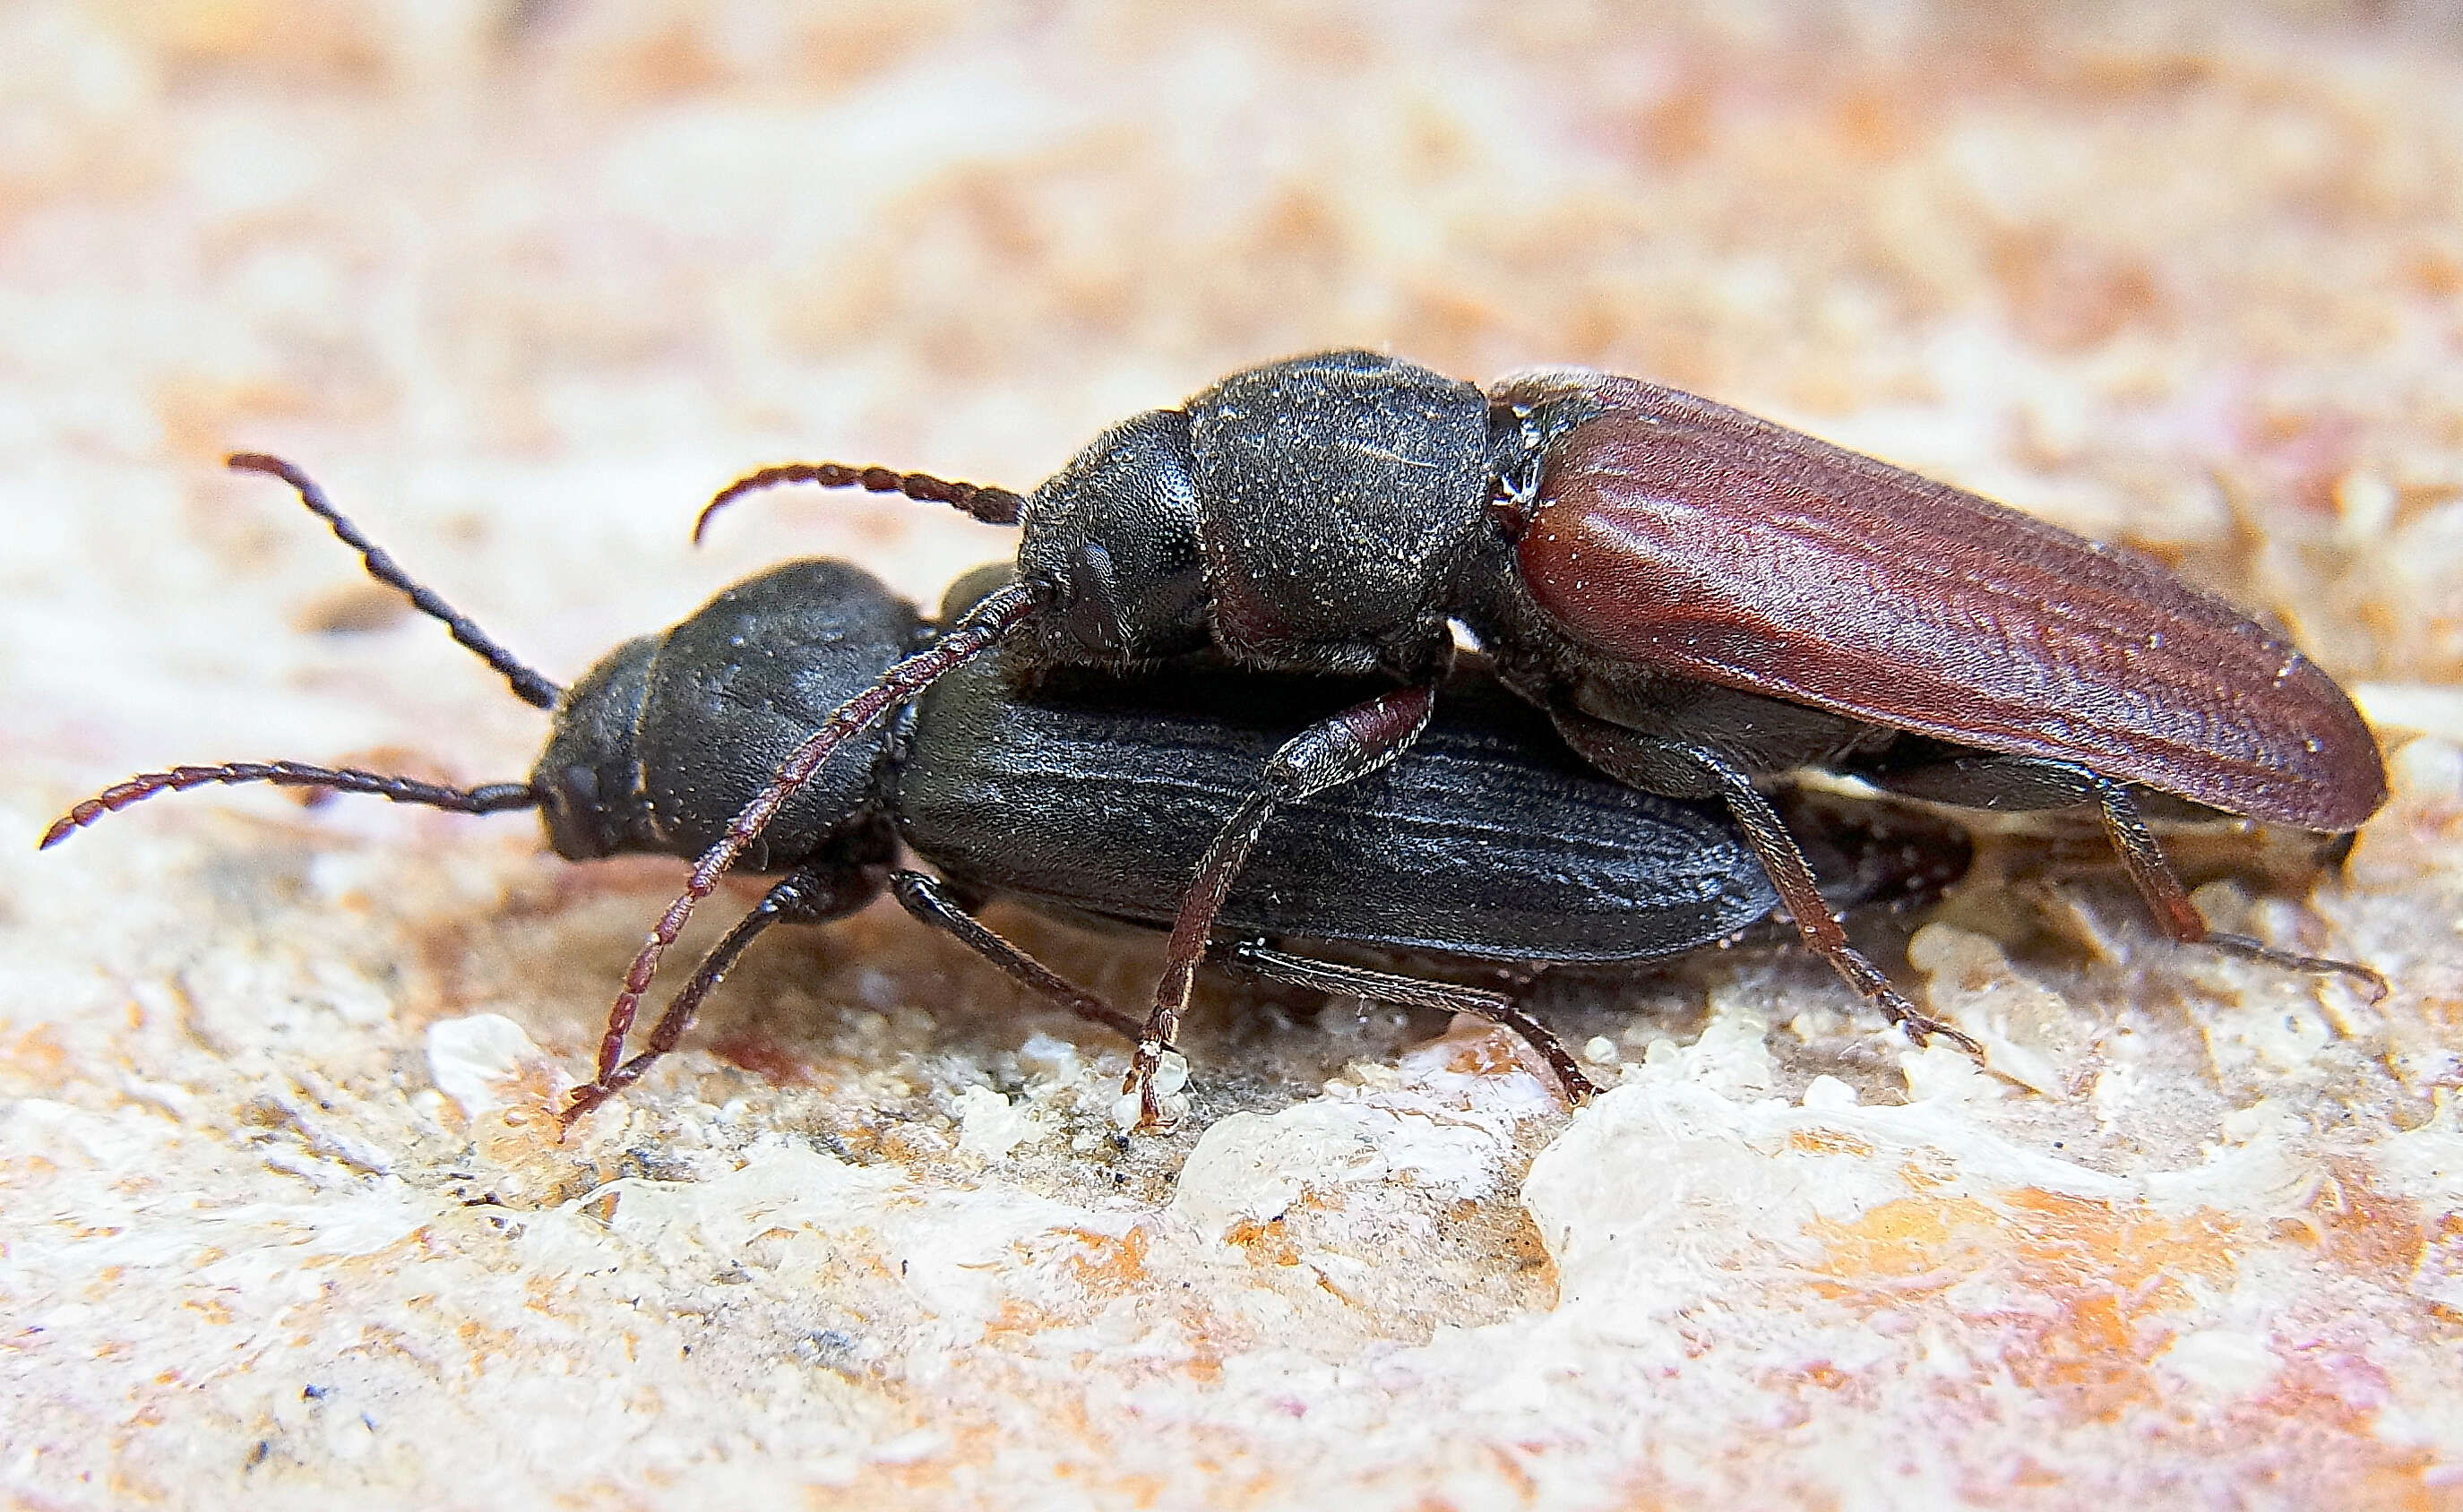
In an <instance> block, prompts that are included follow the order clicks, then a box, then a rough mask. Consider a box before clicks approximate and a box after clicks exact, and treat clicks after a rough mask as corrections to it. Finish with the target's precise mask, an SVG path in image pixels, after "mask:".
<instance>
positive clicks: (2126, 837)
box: [1859, 755, 2387, 1001]
mask: <svg viewBox="0 0 2463 1512" xmlns="http://www.w3.org/2000/svg"><path fill="white" fill-rule="evenodd" d="M1859 775H1860V776H1866V777H1869V778H1870V779H1871V780H1872V781H1874V782H1875V783H1878V784H1880V785H1881V786H1882V787H1885V788H1888V789H1890V790H1891V791H1892V792H1901V793H1906V794H1907V796H1909V797H1911V798H1925V799H1929V800H1931V801H1933V802H1936V803H1946V804H1951V805H1954V806H1956V807H1959V808H1964V809H1989V810H2036V809H2067V808H2073V807H2076V806H2079V805H2082V804H2093V805H2094V806H2095V808H2096V812H2097V814H2098V815H2099V816H2100V817H2101V818H2102V819H2103V832H2104V834H2105V835H2106V836H2108V837H2109V838H2110V839H2111V841H2112V848H2113V849H2114V850H2115V851H2117V852H2119V853H2120V854H2121V864H2122V865H2123V866H2124V867H2125V868H2126V869H2127V870H2128V872H2129V880H2130V882H2131V883H2132V884H2133V885H2134V886H2135V887H2136V888H2137V889H2138V896H2140V897H2143V898H2145V899H2146V900H2147V910H2148V912H2150V913H2152V914H2153V915H2154V916H2155V921H2156V922H2157V923H2159V924H2161V925H2162V926H2163V927H2164V929H2165V931H2166V933H2168V934H2169V935H2170V936H2171V937H2172V938H2173V939H2174V940H2178V941H2180V942H2181V943H2182V944H2185V945H2196V944H2206V945H2212V946H2214V947H2215V948H2216V949H2218V950H2228V951H2231V952H2232V953H2233V954H2234V955H2238V956H2248V957H2251V958H2253V959H2255V960H2258V961H2268V962H2271V963H2272V964H2275V965H2278V966H2283V967H2287V968H2289V969H2291V970H2294V971H2311V972H2335V973H2338V974H2340V975H2343V976H2347V977H2351V978H2354V979H2356V980H2358V981H2360V982H2363V983H2366V984H2367V985H2368V987H2369V990H2370V993H2371V996H2372V1000H2373V1001H2374V1000H2375V999H2379V998H2384V997H2385V996H2386V994H2387V981H2386V978H2385V977H2383V976H2380V975H2379V974H2378V973H2377V972H2375V971H2373V970H2371V969H2370V968H2368V967H2367V966H2364V965H2361V964H2360V963H2358V962H2356V961H2337V960H2334V959H2333V958H2331V957H2326V956H2303V955H2300V954H2299V953H2297V952H2294V951H2289V950H2278V949H2276V948H2275V947H2274V946H2272V945H2268V944H2264V943H2261V942H2260V941H2258V940H2252V939H2251V938H2250V937H2248V936H2247V935H2228V934H2224V933H2223V932H2221V931H2219V930H2214V929H2210V928H2209V927H2208V926H2207V920H2206V918H2205V916H2204V915H2201V914H2200V913H2199V912H2198V905H2197V904H2196V903H2194V902H2192V901H2191V898H2190V890H2189V888H2188V887H2187V886H2186V885H2184V884H2183V883H2182V881H2181V874H2180V873H2178V872H2176V871H2174V870H2173V869H2172V863H2171V862H2170V861H2169V860H2168V859H2166V857H2165V855H2164V848H2163V847H2162V846H2160V845H2158V844H2157V843H2156V841H2155V835H2154V832H2151V831H2149V830H2148V829H2147V820H2146V818H2145V817H2144V816H2143V815H2142V814H2140V813H2139V811H2138V804H2137V801H2136V800H2135V799H2133V798H2132V797H2131V796H2130V794H2129V789H2128V788H2125V787H2124V786H2123V785H2121V784H2120V783H2117V782H2114V781H2113V780H2112V779H2111V778H2109V777H2106V776H2103V775H2102V774H2101V773H2099V772H2095V771H2090V770H2089V769H2087V768H2086V767H2081V766H2078V765H2077V764H2075V763H2072V762H2059V761H2044V760H2041V759H2039V758H2036V757H2028V756H1990V755H1979V756H1958V757H1953V758H1951V759H1949V760H1946V761H1940V762H1931V763H1928V764H1926V765H1924V766H1920V767H1907V768H1905V769H1902V770H1898V771H1882V772H1860V773H1859Z"/></svg>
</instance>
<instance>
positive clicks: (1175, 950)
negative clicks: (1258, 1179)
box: [1121, 686, 1437, 1129]
mask: <svg viewBox="0 0 2463 1512" xmlns="http://www.w3.org/2000/svg"><path fill="white" fill-rule="evenodd" d="M1436 698H1437V690H1436V689H1435V687H1433V686H1422V687H1408V688H1398V689H1396V690H1395V691H1394V692H1391V693H1384V694H1380V695H1379V696H1378V697H1376V698H1373V699H1370V700H1368V701H1367V702H1364V703H1357V704H1354V705H1353V706H1351V707H1350V708H1347V709H1344V710H1342V711H1341V712H1340V713H1339V714H1335V715H1333V716H1331V717H1329V718H1327V719H1325V720H1323V721H1320V722H1319V723H1318V724H1312V725H1310V726H1309V727H1308V728H1307V729H1304V730H1302V731H1300V733H1298V734H1297V735H1295V736H1293V737H1292V738H1291V739H1290V740H1289V741H1287V742H1285V743H1284V744H1283V746H1282V748H1281V749H1279V750H1277V751H1275V754H1274V755H1273V756H1272V757H1270V758H1269V759H1268V760H1267V762H1266V767H1265V770H1264V771H1263V772H1262V773H1260V774H1259V776H1258V779H1257V784H1256V786H1255V787H1253V788H1251V789H1250V790H1249V793H1248V796H1246V797H1244V798H1242V799H1241V800H1240V805H1239V807H1238V808H1236V809H1234V810H1232V813H1231V819H1230V821H1229V822H1227V823H1226V824H1225V825H1224V826H1223V829H1222V831H1221V832H1218V833H1217V834H1216V835H1215V836H1214V843H1213V844H1211V845H1210V846H1208V847H1207V849H1206V855H1205V858H1204V859H1202V860H1200V861H1199V862H1198V863H1197V875H1196V876H1195V877H1194V878H1193V879H1192V880H1191V881H1190V883H1189V887H1188V893H1187V894H1186V895H1185V896H1183V897H1182V898H1181V903H1180V913H1179V915H1178V916H1177V917H1176V918H1174V919H1173V921H1172V926H1171V940H1170V942H1169V944H1168V945H1166V948H1165V956H1164V970H1163V977H1162V980H1161V981H1159V982H1158V983H1156V984H1155V995H1154V1005H1153V1007H1152V1008H1151V1009H1150V1010H1149V1011H1148V1012H1147V1014H1146V1021H1145V1026H1144V1030H1143V1031H1141V1032H1140V1034H1139V1035H1138V1048H1137V1053H1136V1054H1135V1055H1134V1056H1132V1057H1131V1058H1130V1061H1129V1074H1128V1077H1127V1079H1126V1080H1124V1081H1123V1083H1122V1084H1121V1091H1122V1092H1123V1094H1125V1093H1129V1092H1135V1093H1136V1094H1137V1097H1138V1127H1139V1128H1141V1129H1144V1128H1151V1127H1154V1126H1157V1125H1160V1124H1161V1123H1163V1122H1164V1116H1163V1099H1162V1097H1161V1095H1160V1094H1159V1093H1157V1091H1155V1072H1156V1071H1158V1070H1159V1069H1162V1066H1163V1052H1164V1050H1165V1048H1166V1047H1167V1046H1168V1045H1169V1044H1170V1043H1171V1037H1172V1036H1173V1035H1174V1034H1176V1033H1178V1032H1179V1031H1180V1016H1181V1014H1183V1013H1184V1012H1186V1011H1188V993H1189V988H1190V987H1191V986H1193V985H1194V984H1195V983H1196V980H1197V963H1198V962H1199V961H1202V960H1204V959H1205V957H1206V946H1207V943H1208V942H1209V941H1210V940H1212V939H1213V936H1214V920H1215V918H1216V916H1218V915H1220V914H1221V913H1222V912H1223V900H1224V898H1226V897H1228V896H1231V884H1232V882H1233V881H1234V880H1235V879H1236V878H1237V877H1238V876H1239V875H1240V868H1241V866H1242V864H1243V863H1245V862H1246V861H1247V860H1248V859H1249V853H1250V852H1251V851H1252V850H1253V849H1255V848H1256V844H1257V838H1258V836H1260V835H1262V834H1263V833H1265V830H1266V822H1267V820H1269V819H1270V818H1272V817H1273V816H1274V811H1275V809H1276V808H1277V807H1278V806H1280V805H1282V804H1287V803H1297V802H1298V801H1300V800H1301V799H1303V798H1310V797H1314V796H1316V795H1317V794H1319V793H1321V792H1324V791H1326V790H1327V789H1329V788H1340V787H1341V786H1342V785H1343V784H1345V783H1350V782H1357V781H1359V780H1360V779H1361V778H1362V777H1365V776H1367V775H1369V774H1370V773H1372V772H1375V771H1378V770H1380V769H1382V768H1383V767H1385V766H1386V765H1387V764H1389V763H1391V762H1392V761H1393V760H1394V758H1396V757H1397V756H1400V755H1402V754H1403V752H1404V751H1406V750H1407V749H1409V748H1410V745H1411V743H1412V742H1413V741H1416V740H1418V739H1419V738H1420V732H1421V731H1422V730H1425V729H1427V728H1428V716H1429V714H1430V713H1431V712H1432V711H1433V710H1434V709H1435V708H1436Z"/></svg>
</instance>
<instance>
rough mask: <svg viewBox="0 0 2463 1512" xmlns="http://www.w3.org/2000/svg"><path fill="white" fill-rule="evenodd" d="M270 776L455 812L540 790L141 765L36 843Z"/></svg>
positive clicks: (233, 766)
mask: <svg viewBox="0 0 2463 1512" xmlns="http://www.w3.org/2000/svg"><path fill="white" fill-rule="evenodd" d="M251 782H267V783H272V784H273V786H275V787H276V788H324V789H326V790H328V791H330V792H372V793H374V794H376V795H377V796H378V797H380V798H388V799H391V800H392V801H393V802H395V803H411V804H420V805H423V806H425V807H426V808H430V809H447V810H452V811H453V812H455V813H503V812H506V811H507V810H513V809H535V808H537V807H538V802H539V796H538V793H537V791H536V790H535V789H534V788H532V787H531V785H530V784H528V783H519V782H500V783H490V784H489V785H488V786H486V787H484V788H447V787H445V786H443V785H442V784H439V783H432V782H416V781H413V780H412V779H410V778H408V777H393V776H388V775H386V774H385V773H383V772H374V771H360V770H359V769H358V768H357V767H311V766H308V765H307V764H306V763H304V762H295V761H275V762H232V763H230V764H229V765H228V766H224V767H172V768H171V769H170V770H169V771H142V772H139V773H138V774H137V775H136V776H134V777H131V778H129V779H128V780H127V781H125V782H120V783H114V784H112V785H111V786H110V787H108V788H104V789H103V790H102V791H100V792H98V793H96V794H95V795H94V796H93V797H91V798H88V799H87V800H86V801H85V802H83V803H81V804H78V805H77V806H76V808H74V809H71V810H69V811H68V812H66V813H64V814H62V815H60V816H59V817H58V818H57V819H54V820H53V821H52V827H51V828H50V829H48V830H46V831H44V832H43V838H42V839H41V840H40V841H39V842H37V843H36V845H35V849H36V850H39V851H48V850H50V849H51V848H52V847H54V846H55V845H57V844H59V843H60V842H61V841H62V840H65V839H67V838H68V837H69V836H70V835H72V834H75V833H76V832H77V831H79V830H82V829H84V828H85V827H86V826H87V825H90V824H92V823H94V822H95V821H96V820H97V819H99V818H101V817H102V816H103V815H104V814H107V813H118V812H119V811H120V810H122V809H125V808H127V807H128V806H129V805H130V804H133V803H142V802H144V801H145V800H146V799H148V798H151V797H153V796H154V795H155V794H156V793H163V792H186V791H187V790H188V789H189V788H204V787H208V786H214V785H220V786H223V787H229V788H235V787H238V786H239V785H240V784H242V783H251Z"/></svg>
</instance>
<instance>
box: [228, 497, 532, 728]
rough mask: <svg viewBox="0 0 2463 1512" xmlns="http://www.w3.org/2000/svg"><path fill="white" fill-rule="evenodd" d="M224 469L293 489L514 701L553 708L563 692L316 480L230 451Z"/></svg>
mask: <svg viewBox="0 0 2463 1512" xmlns="http://www.w3.org/2000/svg"><path fill="white" fill-rule="evenodd" d="M223 465H224V466H226V467H229V469H230V470H231V471H233V472H261V473H265V474H267V475H269V476H271V477H275V478H279V479H281V480H282V481H283V482H285V483H287V484H289V485H291V486H292V487H293V488H294V489H296V490H298V493H299V502H300V503H301V504H304V505H306V506H307V507H308V510H309V512H310V513H312V514H314V515H316V516H317V517H318V518H319V519H321V520H323V521H324V522H325V523H326V524H327V525H330V526H332V527H333V528H334V533H335V534H336V535H338V536H339V537H341V540H342V544H343V545H344V546H347V547H349V548H350V549H351V550H353V551H357V552H359V553H360V560H361V561H362V562H364V563H366V564H367V569H368V575H369V576H370V577H373V578H375V579H376V580H377V581H378V582H380V583H382V584H384V585H385V586H386V587H387V588H391V589H394V590H397V591H398V592H400V593H401V594H403V597H405V598H408V599H409V600H410V603H411V607H412V608H414V609H416V610H418V611H419V612H420V613H421V614H423V615H425V616H428V617H429V618H431V619H436V620H440V621H442V622H443V623H444V626H445V628H446V629H447V630H448V631H450V632H452V635H453V638H454V639H456V640H458V641H460V642H461V643H462V644H463V645H465V646H467V647H469V649H470V650H471V651H473V652H475V653H477V654H478V657H479V659H480V660H482V661H485V662H486V663H488V665H490V667H493V668H495V670H496V674H497V676H499V677H501V678H503V679H504V680H505V681H506V682H507V683H509V684H511V685H512V690H513V697H515V698H517V699H519V700H521V701H522V702H525V703H527V704H530V705H531V706H532V707H533V708H541V709H552V708H554V707H556V700H557V699H560V698H562V697H563V696H564V689H562V688H560V687H558V686H556V684H555V683H553V682H551V681H549V680H547V679H545V678H543V677H541V676H539V675H538V674H537V673H535V672H534V671H532V670H531V669H530V668H528V667H526V666H524V665H522V664H521V662H520V661H518V660H516V659H514V657H513V654H512V652H510V651H507V650H506V649H505V648H504V647H502V646H500V645H498V644H496V642H495V641H494V640H492V639H490V638H489V636H488V633H487V632H486V631H484V630H481V629H480V628H479V627H478V626H477V625H475V624H472V623H471V622H470V621H469V619H468V618H466V617H464V616H462V615H461V614H460V613H459V612H458V611H456V610H455V609H454V607H453V606H452V605H451V604H448V603H447V602H446V601H445V600H444V599H442V598H439V597H437V596H436V594H435V593H434V592H433V591H432V590H430V589H428V588H425V587H424V586H422V585H421V584H419V583H415V582H413V581H411V579H410V575H409V574H408V573H406V572H403V570H402V568H401V566H400V565H399V564H397V563H396V562H395V561H394V559H393V558H392V557H390V556H388V555H386V554H385V552H384V549H383V548H381V547H380V546H378V545H377V544H376V543H375V542H373V541H371V540H369V539H368V538H367V537H366V536H364V535H361V534H360V528H359V527H358V526H356V525H353V524H352V523H351V522H350V521H349V520H348V519H347V518H345V517H344V516H343V514H342V512H341V511H340V510H339V509H337V508H334V506H333V503H332V501H330V500H328V499H327V498H326V497H325V490H324V489H323V488H321V487H318V486H317V485H316V479H314V478H311V477H309V476H308V475H307V474H306V473H304V472H302V471H300V470H299V469H298V468H297V467H295V466H294V465H292V464H290V463H287V462H284V461H283V460H282V459H281V458H279V457H269V456H267V455H265V454H264V453H263V452H254V451H242V452H234V453H232V454H231V455H230V456H229V457H227V458H225V459H223Z"/></svg>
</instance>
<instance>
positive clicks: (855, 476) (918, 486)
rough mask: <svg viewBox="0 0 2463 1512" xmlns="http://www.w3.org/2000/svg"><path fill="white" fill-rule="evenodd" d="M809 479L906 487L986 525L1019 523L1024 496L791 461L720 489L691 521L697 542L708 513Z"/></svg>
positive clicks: (910, 475) (885, 470) (888, 489)
mask: <svg viewBox="0 0 2463 1512" xmlns="http://www.w3.org/2000/svg"><path fill="white" fill-rule="evenodd" d="M788 483H810V484H817V485H819V486H821V487H824V488H862V489H865V490H867V491H869V492H872V493H903V494H905V495H906V497H908V498H910V499H913V500H915V501H917V502H918V503H922V504H946V505H948V506H950V507H951V508H955V509H958V510H960V511H962V512H963V513H965V514H966V515H967V516H968V517H969V518H970V519H976V520H981V521H982V522H983V523H984V524H986V525H1015V524H1016V523H1017V518H1018V514H1019V512H1020V511H1021V510H1023V509H1024V508H1026V501H1025V500H1024V499H1023V498H1021V497H1019V496H1018V495H1016V494H1014V493H1012V492H1011V491H1010V490H1008V489H1007V488H993V487H988V486H984V485H982V484H975V483H948V482H944V481H943V480H941V479H939V478H935V477H932V476H931V475H930V474H928V473H921V472H900V471H897V470H896V469H895V468H890V467H854V466H849V465H848V464H845V463H842V462H791V463H785V464H780V465H778V466H775V467H764V468H762V469H761V470H760V471H758V472H749V473H746V474H745V475H744V476H743V477H741V478H738V479H736V480H735V481H734V482H733V483H730V484H729V485H728V486H726V487H724V488H721V489H719V490H718V492H717V494H716V495H715V496H713V497H712V498H711V499H710V501H709V503H708V504H706V505H703V506H702V508H701V514H700V516H699V517H698V518H696V519H695V520H694V521H693V533H692V538H693V544H694V545H696V546H698V545H700V544H701V534H702V532H703V531H704V530H706V529H709V517H710V516H711V515H713V514H716V513H717V512H718V511H719V510H721V509H724V508H727V507H728V506H729V505H730V504H733V503H734V502H735V501H736V500H738V499H741V498H743V497H744V496H745V495H746V494H748V493H758V492H760V491H761V490H762V489H764V488H775V487H777V486H779V485H781V484H788Z"/></svg>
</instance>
